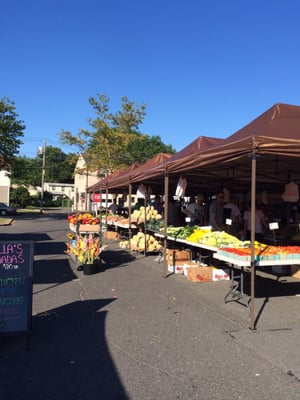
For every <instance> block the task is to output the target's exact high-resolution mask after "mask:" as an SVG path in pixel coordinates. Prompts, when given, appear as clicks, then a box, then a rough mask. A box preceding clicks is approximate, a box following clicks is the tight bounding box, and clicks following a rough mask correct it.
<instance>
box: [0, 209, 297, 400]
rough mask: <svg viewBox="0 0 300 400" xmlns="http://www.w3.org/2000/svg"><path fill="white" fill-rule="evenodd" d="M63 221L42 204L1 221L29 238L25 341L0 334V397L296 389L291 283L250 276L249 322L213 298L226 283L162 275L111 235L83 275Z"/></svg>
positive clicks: (132, 397) (133, 396) (277, 393)
mask: <svg viewBox="0 0 300 400" xmlns="http://www.w3.org/2000/svg"><path fill="white" fill-rule="evenodd" d="M67 231H68V224H67V222H66V220H65V215H64V214H57V213H55V212H51V211H49V212H46V213H45V214H35V215H25V214H24V215H18V216H16V218H15V220H14V222H13V223H12V224H11V225H9V226H2V227H0V240H33V241H34V243H35V252H34V253H35V254H34V284H33V297H32V300H33V306H32V333H31V340H30V348H29V349H27V348H26V346H25V341H24V338H22V337H20V336H6V337H1V342H0V343H1V344H0V357H1V366H0V399H1V400H23V399H24V400H25V399H28V398H33V399H35V400H47V399H49V400H52V399H53V400H54V399H55V400H60V399H62V400H96V399H97V400H198V399H199V400H200V399H203V400H238V399H243V400H253V399H259V400H268V399H272V400H282V399H288V400H296V399H300V357H299V343H300V314H299V309H300V297H299V296H297V294H300V281H290V280H285V279H284V278H281V280H280V281H278V280H276V279H274V278H272V277H265V278H260V279H259V280H258V282H257V292H258V295H257V299H256V314H257V329H256V330H251V329H249V313H248V310H247V309H246V308H245V307H243V306H242V305H240V304H238V303H236V302H231V303H227V304H224V295H225V294H226V292H227V290H228V286H229V282H228V281H224V282H215V283H192V282H189V281H187V280H186V278H185V277H184V276H182V275H178V274H176V275H171V276H169V277H167V278H163V276H162V275H163V265H162V264H161V263H158V261H156V256H148V257H144V256H143V255H142V254H139V253H134V254H130V253H129V252H128V251H126V250H124V249H121V248H120V247H119V246H118V243H117V242H114V241H109V242H108V248H107V249H106V250H105V252H104V253H103V261H102V268H101V271H100V272H99V273H97V274H95V275H90V276H87V275H83V273H82V272H81V271H77V270H76V268H75V266H74V264H73V263H72V261H71V260H70V259H69V257H68V256H67V255H66V254H65V253H64V251H65V241H66V233H67ZM246 291H247V288H246Z"/></svg>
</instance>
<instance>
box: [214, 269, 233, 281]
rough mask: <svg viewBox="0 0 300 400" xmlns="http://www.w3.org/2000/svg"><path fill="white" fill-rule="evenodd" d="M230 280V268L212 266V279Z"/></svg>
mask: <svg viewBox="0 0 300 400" xmlns="http://www.w3.org/2000/svg"><path fill="white" fill-rule="evenodd" d="M229 280H230V272H229V269H226V268H225V269H221V268H215V267H212V281H214V282H218V281H229Z"/></svg>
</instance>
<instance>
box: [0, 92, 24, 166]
mask: <svg viewBox="0 0 300 400" xmlns="http://www.w3.org/2000/svg"><path fill="white" fill-rule="evenodd" d="M18 117H19V116H18V114H17V112H16V105H15V103H14V102H13V101H11V100H9V99H8V97H3V98H2V99H1V100H0V143H1V146H0V165H1V166H2V167H3V166H4V165H6V164H11V163H12V162H13V160H14V157H15V156H16V154H18V153H19V147H20V145H21V144H23V142H22V140H21V139H20V138H21V137H23V136H24V132H23V131H24V129H25V125H24V123H23V121H21V120H19V119H18Z"/></svg>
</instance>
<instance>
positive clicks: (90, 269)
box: [82, 263, 98, 275]
mask: <svg viewBox="0 0 300 400" xmlns="http://www.w3.org/2000/svg"><path fill="white" fill-rule="evenodd" d="M82 270H83V274H84V275H93V274H95V273H96V272H97V271H98V265H97V264H96V263H93V264H83V265H82Z"/></svg>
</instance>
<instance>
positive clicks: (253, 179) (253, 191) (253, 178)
mask: <svg viewBox="0 0 300 400" xmlns="http://www.w3.org/2000/svg"><path fill="white" fill-rule="evenodd" d="M251 163H252V165H251V170H252V176H251V238H250V246H251V299H250V301H251V302H250V329H253V330H254V329H255V319H254V299H255V275H256V271H255V243H254V241H255V207H256V204H255V203H256V155H255V153H253V154H252V161H251Z"/></svg>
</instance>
